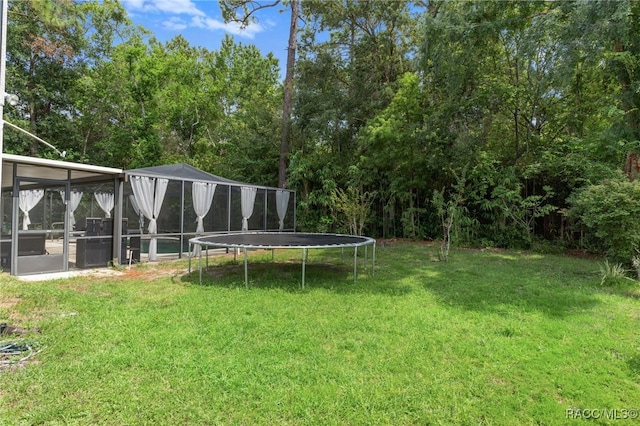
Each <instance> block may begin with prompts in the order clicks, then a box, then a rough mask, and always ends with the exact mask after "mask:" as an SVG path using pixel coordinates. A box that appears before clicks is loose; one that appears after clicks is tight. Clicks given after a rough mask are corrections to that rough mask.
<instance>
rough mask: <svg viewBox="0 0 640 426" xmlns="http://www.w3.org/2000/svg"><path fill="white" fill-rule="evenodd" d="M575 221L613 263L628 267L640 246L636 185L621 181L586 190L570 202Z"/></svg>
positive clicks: (638, 188)
mask: <svg viewBox="0 0 640 426" xmlns="http://www.w3.org/2000/svg"><path fill="white" fill-rule="evenodd" d="M569 202H570V204H571V206H572V207H571V210H570V213H569V214H570V216H571V217H573V218H576V219H579V220H580V221H581V222H582V223H583V224H584V225H585V226H586V227H587V228H589V229H590V230H591V231H592V232H593V235H594V236H595V237H596V238H597V239H598V240H599V242H600V243H601V244H602V248H603V249H604V251H606V253H607V256H608V257H609V258H610V259H611V260H612V261H615V262H621V263H623V264H625V265H630V264H631V260H632V258H633V257H634V256H635V255H636V248H637V247H638V243H639V242H640V183H638V182H630V181H628V180H626V179H624V178H620V179H616V180H607V181H604V182H602V183H600V184H598V185H590V186H587V187H585V188H583V189H581V190H580V191H578V192H577V193H575V194H574V195H573V196H572V197H571V198H570V199H569Z"/></svg>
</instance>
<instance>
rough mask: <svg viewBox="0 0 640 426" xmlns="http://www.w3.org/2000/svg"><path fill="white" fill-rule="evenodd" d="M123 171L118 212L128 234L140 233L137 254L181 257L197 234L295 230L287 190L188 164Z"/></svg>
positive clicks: (291, 196)
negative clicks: (121, 207)
mask: <svg viewBox="0 0 640 426" xmlns="http://www.w3.org/2000/svg"><path fill="white" fill-rule="evenodd" d="M125 174H126V182H125V185H124V192H123V193H124V198H123V218H125V219H126V220H127V232H128V235H129V238H131V237H132V236H136V237H141V245H140V251H141V253H142V260H144V259H145V258H146V259H148V260H155V259H157V258H158V257H159V256H164V255H169V256H175V255H178V257H182V256H183V255H185V254H187V253H188V252H189V239H190V238H193V237H195V236H197V235H204V234H213V233H226V232H238V231H243V230H249V231H289V232H291V231H294V230H295V221H296V217H295V205H296V198H295V197H296V196H295V192H294V191H291V190H287V189H278V188H272V187H266V186H259V185H252V184H247V183H242V182H237V181H233V180H230V179H225V178H222V177H220V176H216V175H213V174H210V173H207V172H204V171H202V170H199V169H196V168H195V167H192V166H189V165H188V164H171V165H164V166H156V167H148V168H141V169H134V170H128V171H126V172H125ZM135 260H137V259H134V261H135Z"/></svg>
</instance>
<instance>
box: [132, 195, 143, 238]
mask: <svg viewBox="0 0 640 426" xmlns="http://www.w3.org/2000/svg"><path fill="white" fill-rule="evenodd" d="M129 201H131V207H133V211H135V212H136V214H137V215H138V220H139V223H140V231H142V229H143V228H144V215H143V214H142V212H141V211H140V207H139V206H138V202H137V201H136V197H135V195H133V194H131V195H129Z"/></svg>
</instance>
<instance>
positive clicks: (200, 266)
mask: <svg viewBox="0 0 640 426" xmlns="http://www.w3.org/2000/svg"><path fill="white" fill-rule="evenodd" d="M198 269H199V270H200V285H202V250H200V254H199V255H198Z"/></svg>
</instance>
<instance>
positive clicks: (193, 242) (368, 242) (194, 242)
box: [189, 232, 376, 289]
mask: <svg viewBox="0 0 640 426" xmlns="http://www.w3.org/2000/svg"><path fill="white" fill-rule="evenodd" d="M252 235H260V236H262V235H269V236H274V237H277V236H287V235H295V236H296V237H304V236H307V237H309V238H313V237H320V236H321V237H332V238H335V239H336V241H338V240H340V239H349V240H353V239H354V238H355V239H358V240H359V241H358V242H349V243H338V244H242V243H232V242H222V241H221V242H215V241H206V239H207V238H209V239H211V238H216V237H223V238H228V237H230V236H242V237H247V236H252ZM193 246H200V253H199V256H198V269H199V277H200V284H202V250H203V247H206V248H210V247H212V248H226V249H241V250H242V251H243V254H244V283H245V287H246V288H249V270H248V266H247V258H248V256H247V251H248V250H274V249H302V288H303V289H304V284H305V275H306V264H307V257H308V250H309V249H326V248H341V249H343V250H344V249H345V248H348V247H353V249H354V250H353V282H354V283H355V282H356V278H357V271H358V262H357V261H358V247H364V248H365V258H364V262H365V263H364V264H365V269H366V267H367V266H366V265H367V256H368V254H367V247H368V246H372V256H371V275H375V263H376V240H375V239H373V238H369V237H362V236H355V235H344V234H318V233H300V232H238V233H231V234H228V233H225V234H216V235H207V236H202V237H195V238H191V239H190V240H189V253H193V249H192V248H193ZM208 256H209V254H208V250H207V266H208V259H209V258H208ZM191 257H192V256H191V255H189V273H190V272H191Z"/></svg>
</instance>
